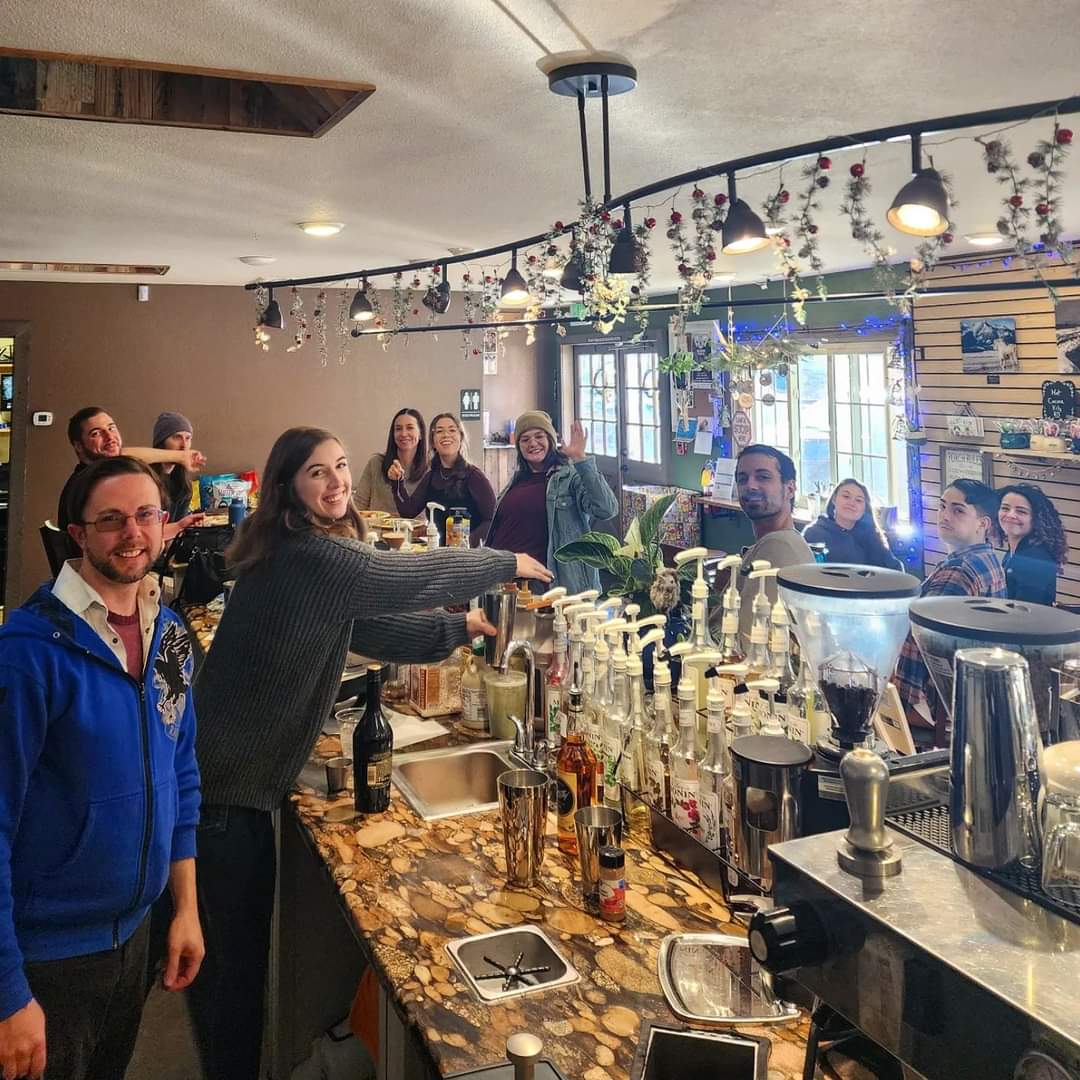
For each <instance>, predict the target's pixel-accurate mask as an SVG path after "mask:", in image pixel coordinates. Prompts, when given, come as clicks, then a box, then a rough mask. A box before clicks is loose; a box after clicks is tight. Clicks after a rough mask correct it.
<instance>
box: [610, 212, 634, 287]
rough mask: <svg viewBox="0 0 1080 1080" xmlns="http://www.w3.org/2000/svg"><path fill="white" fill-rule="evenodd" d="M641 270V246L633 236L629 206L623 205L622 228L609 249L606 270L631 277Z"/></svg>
mask: <svg viewBox="0 0 1080 1080" xmlns="http://www.w3.org/2000/svg"><path fill="white" fill-rule="evenodd" d="M640 268H641V245H640V244H639V243H638V240H637V237H636V236H634V226H633V225H632V224H631V222H630V204H629V203H625V204H624V205H623V227H622V228H621V229H620V230H619V235H618V236H617V237H616V238H615V243H614V245H613V246H612V248H611V259H610V261H609V262H608V270H610V272H611V273H612V274H617V275H620V276H623V277H633V276H634V275H635V274H636V273H637V272H638V270H639V269H640Z"/></svg>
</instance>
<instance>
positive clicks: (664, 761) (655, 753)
mask: <svg viewBox="0 0 1080 1080" xmlns="http://www.w3.org/2000/svg"><path fill="white" fill-rule="evenodd" d="M674 743H675V727H674V723H673V720H672V710H671V668H670V667H669V666H668V662H667V660H666V658H665V656H664V653H663V645H662V644H660V643H658V644H657V646H656V650H655V652H654V653H653V724H652V730H651V731H650V732H649V734H648V735H647V736H646V737H645V774H646V787H645V791H646V795H647V798H648V799H649V801H650V802H651V803H652V805H653V806H655V807H656V809H657V810H659V811H660V812H661V813H662V814H666V815H667V816H669V817H670V816H671V748H672V746H673V745H674Z"/></svg>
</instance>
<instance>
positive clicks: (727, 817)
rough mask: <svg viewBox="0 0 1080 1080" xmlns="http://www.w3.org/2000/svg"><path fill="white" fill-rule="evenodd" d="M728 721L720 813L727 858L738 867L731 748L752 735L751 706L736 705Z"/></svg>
mask: <svg viewBox="0 0 1080 1080" xmlns="http://www.w3.org/2000/svg"><path fill="white" fill-rule="evenodd" d="M728 719H729V721H730V723H731V738H730V740H729V742H728V747H727V762H726V764H727V772H726V773H725V775H724V778H723V781H722V782H721V791H722V797H721V802H722V805H721V809H720V813H721V820H722V835H723V840H724V845H725V851H726V857H727V859H728V861H729V862H731V863H734V864H735V865H738V862H739V851H738V845H737V844H736V831H735V773H734V771H733V770H732V768H731V747H732V745H733V744H734V742H735V740H736V739H741V738H742V737H743V736H744V735H749V734H750V732H751V730H752V726H753V722H754V721H753V717H752V716H751V715H750V706H749V705H748V704H747V703H746V702H745V701H737V702H736V703H735V706H734V708H732V710H731V713H730V714H729V716H728ZM728 882H729V884H731V885H736V886H737V885H738V884H739V876H738V874H736V873H734V872H732V871H729V873H728Z"/></svg>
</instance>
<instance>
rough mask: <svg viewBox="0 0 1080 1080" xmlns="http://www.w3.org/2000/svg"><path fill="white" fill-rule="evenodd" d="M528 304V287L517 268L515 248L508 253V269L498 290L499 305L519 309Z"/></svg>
mask: <svg viewBox="0 0 1080 1080" xmlns="http://www.w3.org/2000/svg"><path fill="white" fill-rule="evenodd" d="M528 302H529V287H528V285H526V284H525V279H524V278H523V277H522V276H521V272H520V271H519V270H518V268H517V248H514V250H513V251H512V252H511V253H510V269H509V270H508V271H507V272H506V277H504V278H503V281H502V288H501V289H500V290H499V303H500V304H501V305H503V307H520V306H521V305H522V304H527V303H528Z"/></svg>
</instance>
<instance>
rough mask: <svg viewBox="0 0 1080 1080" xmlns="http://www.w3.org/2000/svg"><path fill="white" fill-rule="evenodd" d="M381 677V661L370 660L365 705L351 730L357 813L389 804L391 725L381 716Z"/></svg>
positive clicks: (392, 746) (379, 808) (381, 809)
mask: <svg viewBox="0 0 1080 1080" xmlns="http://www.w3.org/2000/svg"><path fill="white" fill-rule="evenodd" d="M381 679H382V665H381V664H372V665H371V666H370V667H369V668H368V672H367V707H366V708H365V709H364V715H363V718H362V719H361V720H360V723H359V724H357V725H356V731H355V732H353V745H352V752H353V753H352V756H353V780H354V784H353V790H354V791H355V792H356V809H357V810H359V811H360V813H361V814H381V813H382V812H383V811H384V810H388V809H389V808H390V766H391V763H392V760H393V755H394V729H393V728H392V727H391V726H390V723H389V721H388V720H387V719H386V717H385V716H383V711H382V703H381V700H380V697H381V695H380V692H379V682H380V680H381Z"/></svg>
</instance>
